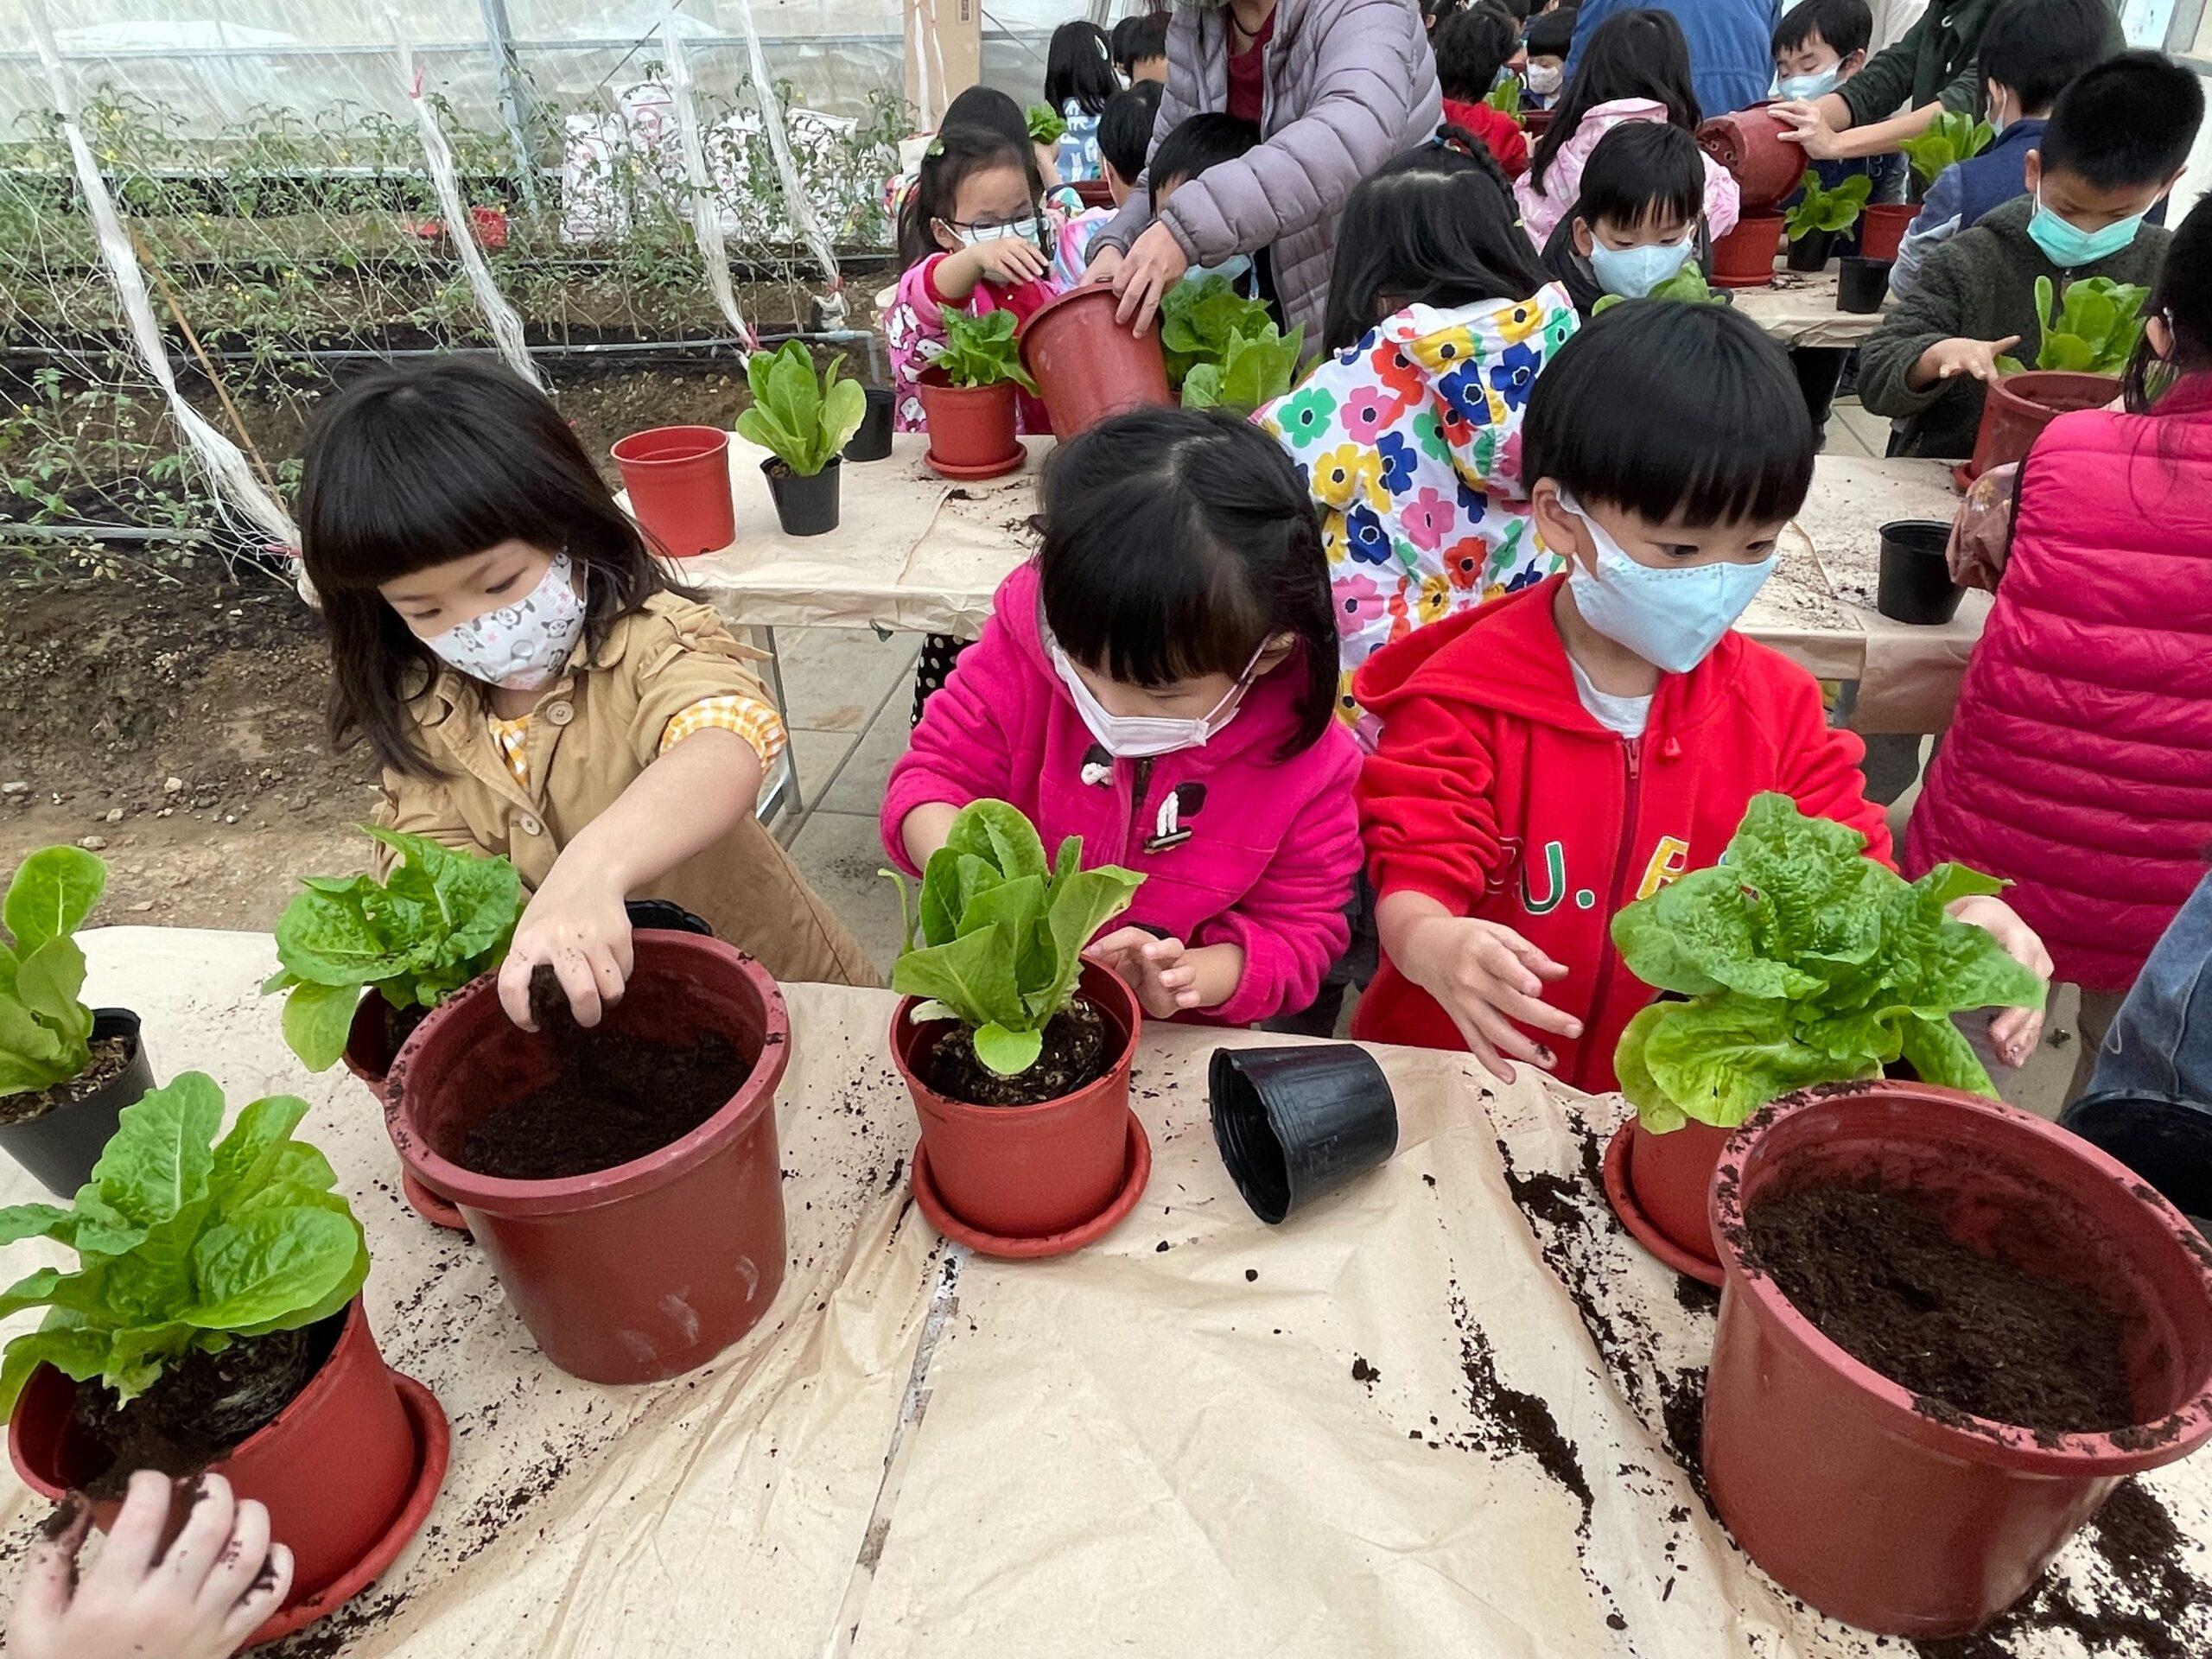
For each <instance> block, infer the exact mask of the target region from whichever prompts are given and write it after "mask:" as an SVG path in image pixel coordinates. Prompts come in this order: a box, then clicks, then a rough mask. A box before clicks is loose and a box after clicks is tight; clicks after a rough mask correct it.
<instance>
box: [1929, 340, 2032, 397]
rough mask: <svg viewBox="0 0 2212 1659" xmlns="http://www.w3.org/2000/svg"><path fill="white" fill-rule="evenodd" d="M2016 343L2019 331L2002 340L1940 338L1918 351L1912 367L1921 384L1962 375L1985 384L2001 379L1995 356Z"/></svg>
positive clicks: (1953, 378)
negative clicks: (1918, 357) (1970, 376)
mask: <svg viewBox="0 0 2212 1659" xmlns="http://www.w3.org/2000/svg"><path fill="white" fill-rule="evenodd" d="M2019 343H2020V337H2019V336H2018V334H2007V335H2005V338H2004V339H2002V340H1937V341H1936V343H1935V344H1934V345H1933V346H1929V348H1928V349H1927V350H1926V351H1924V352H1923V353H1921V354H1920V361H1919V362H1918V363H1916V364H1915V365H1913V366H1914V368H1915V370H1916V372H1917V378H1918V379H1919V381H1920V383H1921V385H1923V386H1930V385H1935V384H1936V382H1937V381H1939V380H1955V379H1957V378H1958V377H1959V376H1961V375H1962V374H1968V375H1972V376H1973V377H1974V378H1975V379H1977V380H1979V381H1980V382H1981V383H1982V384H1983V385H1990V384H1992V383H1993V382H1995V381H1997V380H1999V379H2000V378H2002V376H2001V375H2000V374H1999V372H1998V367H1997V359H1999V358H2000V357H2002V356H2003V355H2004V354H2005V353H2007V352H2009V351H2011V350H2012V348H2013V347H2014V346H2017V345H2018V344H2019Z"/></svg>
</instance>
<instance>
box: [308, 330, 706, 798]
mask: <svg viewBox="0 0 2212 1659" xmlns="http://www.w3.org/2000/svg"><path fill="white" fill-rule="evenodd" d="M507 541H518V542H527V543H530V544H531V546H532V547H537V548H543V549H545V550H549V551H560V552H566V553H567V554H568V556H569V560H570V562H571V563H574V564H575V567H576V568H577V569H579V570H581V571H582V573H583V575H584V642H585V647H586V649H587V650H588V651H596V650H598V648H599V646H600V645H601V643H602V642H604V640H605V639H606V638H607V630H608V629H609V628H610V627H612V626H613V624H614V623H615V622H616V621H617V620H620V619H621V618H622V617H625V616H627V615H628V614H629V613H631V612H632V611H634V610H636V609H637V608H638V607H639V606H641V605H643V604H644V603H645V601H647V600H648V599H650V598H652V596H653V595H654V594H657V593H661V592H664V591H679V590H677V589H675V588H674V586H673V584H672V583H671V582H668V581H667V579H666V578H665V577H664V576H663V575H661V573H660V570H659V568H658V566H656V565H655V564H654V563H653V562H652V557H651V556H649V554H648V551H647V549H646V545H645V536H644V533H643V532H642V531H639V528H638V526H637V524H635V523H633V522H632V519H631V518H630V516H629V515H628V514H627V513H626V512H623V511H622V509H621V508H620V507H618V506H616V505H614V497H613V493H612V492H610V491H609V490H608V489H607V486H606V484H605V483H604V482H603V481H602V480H601V478H600V476H599V474H598V472H597V471H596V470H595V469H594V467H593V466H592V463H591V457H590V456H589V455H588V454H585V453H584V447H583V445H582V443H580V442H577V439H576V435H575V432H574V431H573V430H572V429H570V427H569V423H568V422H567V421H566V420H565V419H563V417H562V415H561V412H560V411H559V410H556V409H555V408H554V406H553V403H552V400H551V399H550V398H549V397H546V396H545V394H544V393H543V392H541V391H537V389H536V388H534V387H532V386H530V385H525V384H524V382H523V381H522V380H520V379H518V378H517V377H516V376H514V375H513V374H512V373H510V372H508V371H507V370H505V369H504V368H499V367H496V366H494V365H491V364H488V363H480V362H472V361H469V360H467V359H461V358H441V359H433V360H430V361H428V362H423V363H417V364H411V365H407V366H405V367H402V368H394V369H386V370H383V371H380V372H378V373H375V374H372V375H369V376H367V377H365V378H363V379H361V380H359V381H357V382H355V383H354V385H352V386H350V387H349V388H347V389H346V391H345V393H344V394H343V395H342V396H340V397H339V398H338V399H337V400H336V401H335V402H334V403H333V404H331V405H330V407H329V408H328V409H327V410H325V411H324V413H323V416H322V418H321V421H320V422H318V423H317V424H316V426H315V432H314V434H313V435H311V436H310V437H309V438H308V446H307V455H306V460H305V464H304V470H303V472H302V478H301V483H300V557H301V561H302V563H303V564H304V565H305V566H306V568H307V574H308V580H309V581H311V582H314V584H315V593H316V594H317V596H318V597H319V598H320V599H321V601H322V623H323V628H324V631H325V632H327V635H328V636H329V639H330V658H331V670H332V680H331V689H330V737H331V741H332V742H333V743H334V744H335V745H336V746H337V747H340V748H348V747H352V746H353V744H355V743H358V742H363V741H365V742H366V743H367V744H368V745H369V747H371V748H372V749H373V750H374V751H375V752H376V756H377V759H378V760H379V761H381V762H382V763H383V764H384V765H385V766H389V767H391V769H392V770H393V771H395V772H404V773H406V774H408V775H410V776H413V777H417V778H435V777H437V776H438V775H439V771H438V768H437V767H436V766H435V765H434V764H432V762H431V760H430V759H429V756H428V755H426V754H424V753H423V751H422V750H421V749H420V748H419V747H417V746H416V742H415V741H414V736H413V732H412V722H411V721H410V718H409V716H408V715H407V712H406V710H407V704H408V703H409V702H410V701H412V700H413V699H414V698H415V697H416V696H420V695H421V693H422V692H423V690H425V689H426V688H427V687H428V686H429V682H430V680H431V678H432V677H434V676H435V674H436V672H437V670H438V667H439V663H438V659H437V658H436V657H435V655H434V654H433V653H432V652H430V650H429V647H427V646H426V645H423V642H422V641H421V640H419V639H416V637H415V636H414V634H413V633H412V632H410V631H409V630H408V626H407V624H406V623H405V622H404V621H403V620H401V618H400V615H399V613H398V612H397V611H395V610H394V609H392V607H391V606H390V605H389V604H387V603H385V599H384V596H383V595H382V594H379V593H378V591H377V589H378V587H379V586H380V585H381V584H383V583H385V582H390V581H392V580H393V579H394V578H396V577H398V576H405V575H413V574H414V573H415V572H416V571H417V570H424V569H429V567H430V566H432V565H436V564H443V563H447V562H448V561H449V560H453V559H464V558H467V557H468V556H470V555H471V554H475V553H481V552H482V551H484V550H485V549H486V548H489V547H496V546H498V545H499V543H501V542H507Z"/></svg>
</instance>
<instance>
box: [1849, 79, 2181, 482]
mask: <svg viewBox="0 0 2212 1659" xmlns="http://www.w3.org/2000/svg"><path fill="white" fill-rule="evenodd" d="M2203 118H2204V92H2203V90H2202V88H2201V87H2200V86H2198V85H2197V83H2196V76H2195V75H2194V74H2192V73H2190V72H2189V71H2188V70H2187V69H2184V68H2183V67H2181V66H2180V65H2179V64H2177V63H2173V62H2171V61H2169V60H2167V59H2166V58H2164V57H2163V56H2161V55H2160V54H2158V53H2156V52H2123V53H2122V54H2120V56H2118V57H2116V58H2113V59H2111V60H2108V61H2107V62H2104V63H2101V64H2099V65H2097V66H2096V67H2094V68H2093V69H2088V70H2085V71H2084V72H2083V73H2082V74H2081V76H2080V77H2078V78H2077V79H2075V80H2074V81H2073V82H2072V83H2071V84H2070V85H2069V86H2068V87H2067V88H2066V90H2065V91H2064V92H2061V93H2060V94H2059V95H2058V101H2057V103H2056V104H2055V105H2053V106H2052V108H2051V111H2050V124H2048V125H2047V126H2045V127H2044V131H2043V137H2042V140H2041V142H2040V143H2039V144H2038V146H2037V149H2033V150H2031V151H2030V152H2029V154H2028V158H2027V166H2026V173H2027V186H2028V191H2029V194H2027V195H2025V196H2023V197H2021V198H2019V199H2018V200H2014V201H2008V202H2006V203H2005V204H2004V205H2003V206H2002V207H1995V208H1992V209H1991V210H1990V211H1989V212H1988V213H1985V214H1983V215H1982V218H1981V221H1980V223H1979V224H1977V225H1975V226H1974V227H1973V228H1971V229H1969V230H1965V231H1961V232H1959V234H1958V235H1956V236H1955V237H1953V238H1951V239H1950V240H1949V241H1948V242H1946V243H1944V244H1943V245H1942V246H1941V247H1939V248H1937V249H1936V251H1935V252H1934V253H1932V254H1931V255H1929V258H1928V262H1927V264H1925V265H1923V267H1922V268H1921V273H1920V277H1919V281H1918V282H1917V283H1916V284H1915V286H1914V287H1913V289H1912V291H1911V292H1910V293H1909V294H1907V295H1906V296H1904V298H1903V299H1902V300H1901V301H1899V302H1898V303H1897V307H1896V308H1895V309H1893V310H1892V311H1891V312H1890V313H1889V315H1886V316H1885V317H1884V318H1883V319H1882V324H1881V327H1879V328H1878V329H1877V330H1876V331H1875V332H1874V334H1873V336H1872V338H1871V339H1869V340H1867V341H1866V344H1865V345H1864V346H1861V347H1860V348H1859V401H1860V402H1862V403H1863V404H1866V407H1867V408H1868V409H1870V410H1873V411H1874V413H1876V414H1877V415H1887V416H1892V417H1893V418H1895V419H1896V420H1897V422H1898V423H1900V424H1899V429H1898V431H1897V435H1896V437H1895V438H1894V439H1893V440H1892V442H1891V452H1892V453H1893V454H1904V455H1924V456H1929V457H1934V458H1937V459H1942V460H1947V461H1948V460H1957V459H1963V458H1964V457H1966V456H1967V455H1970V454H1973V452H1974V434H1975V432H1976V430H1977V429H1979V428H1980V424H1981V405H1982V400H1983V397H1984V395H1985V394H1984V387H1985V385H1986V384H1987V383H1988V382H1990V381H1992V380H1994V379H1996V378H1998V369H1997V359H1999V358H2000V357H2005V356H2008V355H2009V356H2013V357H2017V358H2018V359H2019V360H2020V361H2021V362H2023V363H2027V364H2031V365H2032V364H2033V363H2034V361H2035V359H2036V356H2037V353H2038V352H2040V351H2041V349H2042V346H2043V339H2042V331H2041V326H2040V324H2039V323H2038V321H2037V317H2036V303H2035V290H2036V279H2037V277H2049V278H2050V281H2051V283H2052V284H2053V286H2054V287H2056V289H2059V290H2060V291H2061V292H2062V293H2063V290H2064V289H2065V288H2066V286H2067V285H2068V284H2069V283H2075V282H2079V281H2081V280H2082V279H2084V278H2087V277H2110V278H2111V279H2112V280H2113V281H2114V282H2121V283H2141V284H2143V285H2144V286H2145V287H2149V286H2151V285H2152V284H2153V283H2155V282H2156V281H2157V279H2158V267H2159V264H2160V263H2161V261H2162V260H2163V259H2164V255H2165V248H2166V243H2167V242H2168V240H2169V239H2170V233H2169V232H2166V231H2165V230H2164V229H2161V228H2160V227H2158V226H2152V225H2145V224H2144V223H2143V216H2144V214H2145V213H2147V212H2149V211H2150V209H2151V207H2152V205H2153V204H2155V203H2156V202H2158V200H2160V199H2161V198H2162V197H2164V195H2165V194H2166V192H2167V191H2168V190H2170V189H2171V188H2173V184H2174V181H2175V180H2177V179H2178V178H2179V177H2180V176H2181V172H2182V165H2183V162H2184V161H2186V160H2187V158H2188V156H2189V150H2190V145H2191V144H2192V143H2194V142H2195V141H2196V129H2197V127H2198V125H2199V124H2201V123H2202V120H2203ZM2114 395H2115V396H2117V395H2118V386H2117V383H2115V385H2114Z"/></svg>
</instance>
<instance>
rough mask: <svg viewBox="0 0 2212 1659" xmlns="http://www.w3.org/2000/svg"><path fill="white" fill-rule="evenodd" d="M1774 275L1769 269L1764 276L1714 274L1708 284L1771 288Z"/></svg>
mask: <svg viewBox="0 0 2212 1659" xmlns="http://www.w3.org/2000/svg"><path fill="white" fill-rule="evenodd" d="M1775 275H1776V273H1774V272H1773V271H1769V272H1768V273H1767V274H1766V275H1765V276H1764V277H1721V276H1718V275H1716V276H1714V277H1713V278H1712V279H1711V282H1710V284H1709V285H1710V286H1711V287H1713V288H1729V289H1744V288H1772V287H1774V286H1775V285H1776V284H1775V280H1774V278H1775Z"/></svg>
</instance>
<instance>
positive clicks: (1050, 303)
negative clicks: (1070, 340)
mask: <svg viewBox="0 0 2212 1659" xmlns="http://www.w3.org/2000/svg"><path fill="white" fill-rule="evenodd" d="M1101 300H1106V301H1110V302H1112V303H1113V304H1114V305H1116V307H1118V306H1119V305H1120V304H1121V302H1122V296H1120V295H1118V294H1116V292H1115V291H1114V290H1113V289H1110V288H1109V287H1108V286H1107V285H1106V284H1105V283H1084V284H1083V286H1081V287H1080V288H1071V289H1068V290H1067V291H1066V292H1065V293H1061V294H1055V295H1054V296H1052V298H1051V299H1049V300H1047V301H1046V302H1045V303H1044V304H1042V305H1040V306H1039V307H1038V308H1036V309H1035V310H1034V311H1032V312H1031V313H1030V314H1029V315H1027V316H1026V317H1024V318H1023V319H1022V320H1021V326H1020V327H1018V328H1016V329H1015V330H1014V341H1015V343H1016V344H1017V345H1018V344H1020V342H1021V341H1023V340H1027V339H1028V338H1029V335H1030V333H1031V331H1032V330H1033V329H1034V328H1035V327H1037V325H1038V323H1039V321H1041V320H1043V319H1045V318H1047V317H1052V316H1054V315H1058V314H1060V313H1064V312H1068V311H1074V310H1077V309H1078V308H1081V307H1083V306H1084V305H1096V304H1097V303H1098V302H1100V301H1101Z"/></svg>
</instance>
